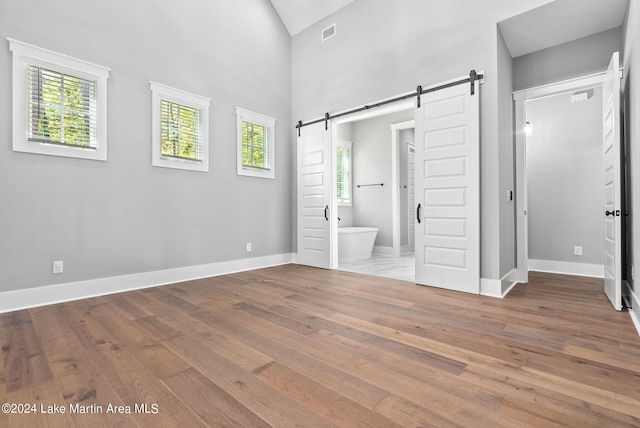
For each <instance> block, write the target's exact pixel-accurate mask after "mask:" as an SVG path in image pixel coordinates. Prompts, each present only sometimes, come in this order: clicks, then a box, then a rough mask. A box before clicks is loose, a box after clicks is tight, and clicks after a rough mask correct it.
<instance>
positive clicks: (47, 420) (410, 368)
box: [0, 265, 640, 428]
mask: <svg viewBox="0 0 640 428" xmlns="http://www.w3.org/2000/svg"><path fill="white" fill-rule="evenodd" d="M530 280H531V281H530V283H529V284H526V285H524V284H520V285H517V286H516V287H515V288H514V290H513V291H512V292H511V293H510V294H509V296H508V297H507V298H505V299H503V300H500V299H494V298H489V297H482V296H472V295H467V294H462V293H456V292H449V291H445V290H439V289H435V288H430V287H422V286H417V285H414V284H411V283H408V282H402V281H396V280H393V279H384V278H376V277H371V276H364V275H360V274H356V273H350V272H342V271H326V270H318V269H313V268H307V267H302V266H296V265H285V266H279V267H274V268H268V269H261V270H255V271H250V272H243V273H237V274H233V275H226V276H220V277H215V278H209V279H202V280H197V281H191V282H186V283H181V284H174V285H168V286H164V287H159V288H152V289H146V290H140V291H135V292H129V293H123V294H116V295H112V296H104V297H97V298H92V299H87V300H81V301H76V302H70V303H63V304H58V305H52V306H46V307H41V308H35V309H30V310H23V311H17V312H12V313H6V314H0V345H1V347H2V364H1V365H0V404H1V403H10V404H13V405H14V406H13V409H10V410H16V411H17V410H21V411H26V410H25V409H28V410H30V411H31V413H28V414H26V413H22V414H18V413H9V414H5V413H0V426H2V427H22V426H24V427H104V426H122V427H136V426H140V427H149V426H154V427H176V426H183V427H198V426H208V427H219V426H230V427H233V426H238V427H263V426H264V427H266V426H277V427H293V426H300V427H331V426H344V427H357V426H366V427H385V428H387V427H418V426H420V427H423V426H434V427H445V426H447V427H448V426H460V427H525V426H534V427H542V426H544V427H547V426H550V427H556V426H575V427H590V426H605V427H614V426H632V427H639V426H640V337H639V336H638V334H637V332H636V331H635V329H634V327H633V325H632V323H631V320H630V318H629V315H628V314H627V313H625V312H622V313H618V312H616V311H614V310H613V308H612V307H611V305H610V304H609V302H608V301H607V299H606V297H605V295H604V294H603V292H602V288H603V286H602V281H601V280H596V279H590V278H580V277H569V276H559V275H551V274H538V273H532V274H531V276H530ZM25 405H28V406H29V407H27V408H25V407H24V406H25ZM118 406H119V407H118ZM62 410H64V411H65V412H64V413H62ZM43 411H44V412H45V413H43ZM47 411H49V412H50V414H47V413H46V412H47ZM127 412H130V413H127Z"/></svg>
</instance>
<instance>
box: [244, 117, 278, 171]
mask: <svg viewBox="0 0 640 428" xmlns="http://www.w3.org/2000/svg"><path fill="white" fill-rule="evenodd" d="M242 122H250V123H253V124H254V125H260V126H264V127H265V128H269V139H268V141H267V150H268V159H269V168H252V167H250V166H245V165H243V164H242ZM275 140H276V119H274V118H273V117H269V116H265V115H263V114H260V113H255V112H252V111H250V110H247V109H244V108H242V107H236V148H237V160H236V164H237V168H236V171H237V174H238V175H244V176H247V177H259V178H269V179H274V178H275V172H276V150H275Z"/></svg>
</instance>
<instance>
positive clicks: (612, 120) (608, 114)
mask: <svg viewBox="0 0 640 428" xmlns="http://www.w3.org/2000/svg"><path fill="white" fill-rule="evenodd" d="M619 67H620V66H619V58H618V52H615V53H614V54H613V57H612V58H611V62H610V63H609V68H608V69H607V74H606V75H605V78H604V81H603V85H602V100H603V101H602V102H603V106H602V113H603V127H602V131H603V154H604V199H605V205H604V211H605V212H604V214H605V221H604V224H605V227H604V292H605V294H606V295H607V297H608V298H609V300H610V301H611V304H612V305H613V307H614V308H615V309H616V310H617V311H620V310H622V236H621V231H622V225H621V221H622V217H621V214H623V213H621V209H622V192H621V181H622V174H621V167H620V165H621V157H620V156H621V153H620V116H619V115H620V69H619Z"/></svg>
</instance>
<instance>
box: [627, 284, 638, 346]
mask: <svg viewBox="0 0 640 428" xmlns="http://www.w3.org/2000/svg"><path fill="white" fill-rule="evenodd" d="M626 286H627V293H628V294H627V295H628V296H629V299H630V300H631V309H629V310H628V312H629V316H630V317H631V321H632V322H633V325H634V327H635V328H636V331H637V332H638V335H639V336H640V298H638V296H636V294H635V293H634V292H633V290H632V289H631V287H630V286H629V284H628V283H627V284H626Z"/></svg>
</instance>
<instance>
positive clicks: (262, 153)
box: [242, 121, 270, 169]
mask: <svg viewBox="0 0 640 428" xmlns="http://www.w3.org/2000/svg"><path fill="white" fill-rule="evenodd" d="M268 153H269V128H267V127H266V126H261V125H256V124H255V123H251V122H245V121H243V122H242V165H243V166H247V167H250V168H261V169H269V167H270V165H269V158H268Z"/></svg>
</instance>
